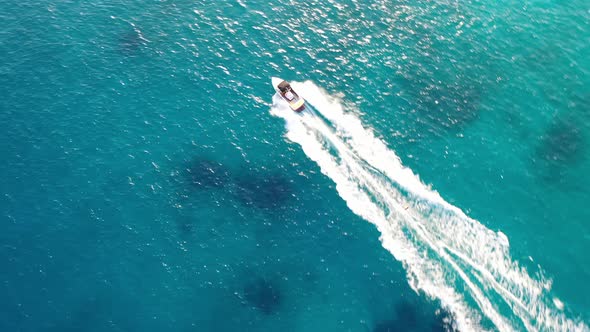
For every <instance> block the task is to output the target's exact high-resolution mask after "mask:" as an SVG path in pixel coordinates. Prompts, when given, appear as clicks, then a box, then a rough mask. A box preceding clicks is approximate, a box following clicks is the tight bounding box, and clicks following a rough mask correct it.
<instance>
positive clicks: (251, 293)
mask: <svg viewBox="0 0 590 332" xmlns="http://www.w3.org/2000/svg"><path fill="white" fill-rule="evenodd" d="M243 292H244V294H243V295H244V300H245V301H246V303H247V304H248V305H250V306H252V307H254V308H256V309H257V310H259V311H260V312H262V313H263V314H265V315H271V314H274V313H276V312H277V311H278V310H279V309H280V307H281V305H282V302H283V295H282V293H281V290H280V288H279V285H278V284H277V283H276V282H273V281H272V280H268V279H266V278H258V279H256V280H254V281H252V282H249V283H248V284H246V285H245V286H244V290H243Z"/></svg>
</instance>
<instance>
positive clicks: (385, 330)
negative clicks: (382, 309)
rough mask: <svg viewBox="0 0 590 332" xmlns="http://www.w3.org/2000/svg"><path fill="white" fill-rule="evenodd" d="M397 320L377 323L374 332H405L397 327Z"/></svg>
mask: <svg viewBox="0 0 590 332" xmlns="http://www.w3.org/2000/svg"><path fill="white" fill-rule="evenodd" d="M397 325H398V324H397V320H385V321H381V322H379V323H377V325H375V327H373V332H398V331H404V330H403V329H402V328H399V327H398V326H397Z"/></svg>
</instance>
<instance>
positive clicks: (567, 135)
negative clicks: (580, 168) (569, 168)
mask: <svg viewBox="0 0 590 332" xmlns="http://www.w3.org/2000/svg"><path fill="white" fill-rule="evenodd" d="M582 149H583V137H582V133H581V131H580V129H579V128H578V127H577V126H576V125H575V123H574V122H573V121H572V120H562V121H558V122H556V123H554V124H552V125H551V127H549V129H548V130H547V132H546V134H545V135H544V136H543V138H542V140H541V146H540V148H539V149H538V151H537V156H538V157H539V158H541V159H543V160H545V161H548V162H550V163H559V164H571V163H574V162H576V161H578V160H579V157H580V156H581V154H582Z"/></svg>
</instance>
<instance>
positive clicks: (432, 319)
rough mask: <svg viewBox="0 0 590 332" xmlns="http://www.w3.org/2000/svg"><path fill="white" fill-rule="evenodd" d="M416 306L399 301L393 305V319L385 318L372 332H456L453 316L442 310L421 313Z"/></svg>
mask: <svg viewBox="0 0 590 332" xmlns="http://www.w3.org/2000/svg"><path fill="white" fill-rule="evenodd" d="M417 305H418V304H414V303H411V302H409V301H401V302H398V303H397V304H396V305H395V312H394V314H393V317H394V318H386V319H384V320H381V321H378V322H377V323H376V324H375V325H374V326H373V329H372V331H373V332H392V331H396V332H397V331H432V332H450V331H457V326H456V323H455V320H454V318H453V316H452V315H451V314H450V313H449V312H447V311H446V310H443V309H438V310H436V312H435V313H434V314H433V315H432V314H428V313H421V311H420V310H419V308H418V307H417Z"/></svg>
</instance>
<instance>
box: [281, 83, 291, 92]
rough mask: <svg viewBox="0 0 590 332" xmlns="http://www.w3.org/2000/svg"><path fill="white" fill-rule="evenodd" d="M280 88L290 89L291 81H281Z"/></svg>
mask: <svg viewBox="0 0 590 332" xmlns="http://www.w3.org/2000/svg"><path fill="white" fill-rule="evenodd" d="M278 88H279V90H281V91H285V90H287V89H290V88H291V86H290V85H289V83H287V81H282V82H281V83H279V85H278Z"/></svg>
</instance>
